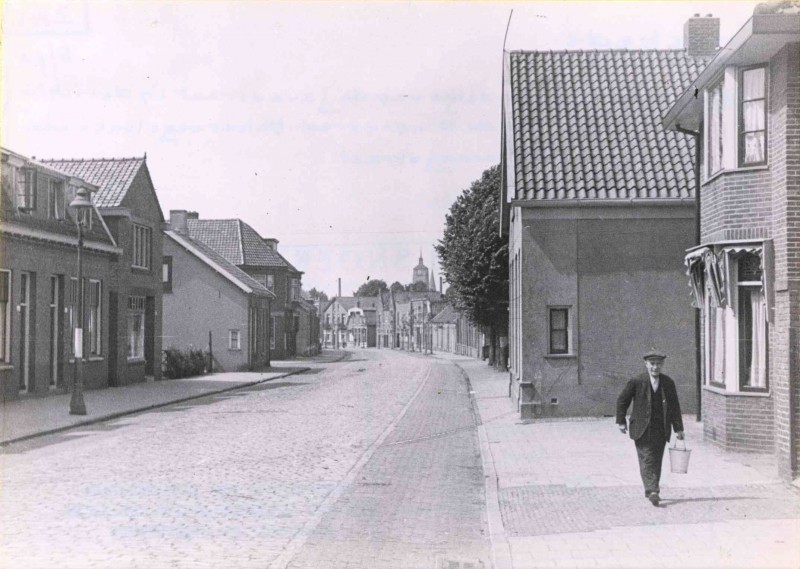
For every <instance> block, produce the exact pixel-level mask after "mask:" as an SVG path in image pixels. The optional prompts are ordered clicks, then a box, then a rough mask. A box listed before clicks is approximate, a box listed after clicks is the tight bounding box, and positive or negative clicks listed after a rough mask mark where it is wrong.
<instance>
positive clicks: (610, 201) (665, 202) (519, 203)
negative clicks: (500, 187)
mask: <svg viewBox="0 0 800 569" xmlns="http://www.w3.org/2000/svg"><path fill="white" fill-rule="evenodd" d="M632 205H648V206H650V205H654V206H661V207H664V206H673V207H674V206H687V205H695V200H694V199H693V198H573V199H549V200H548V199H544V200H536V199H531V200H512V201H511V206H512V207H528V208H549V207H630V206H632Z"/></svg>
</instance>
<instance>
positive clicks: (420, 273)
mask: <svg viewBox="0 0 800 569" xmlns="http://www.w3.org/2000/svg"><path fill="white" fill-rule="evenodd" d="M411 282H412V283H422V284H424V285H425V286H426V287H428V286H430V283H429V279H428V267H426V266H425V265H424V264H423V262H422V251H420V252H419V264H418V265H417V266H416V267H414V276H413V278H412V279H411Z"/></svg>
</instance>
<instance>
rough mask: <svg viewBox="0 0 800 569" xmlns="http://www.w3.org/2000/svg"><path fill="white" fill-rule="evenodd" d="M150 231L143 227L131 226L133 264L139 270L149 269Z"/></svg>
mask: <svg viewBox="0 0 800 569" xmlns="http://www.w3.org/2000/svg"><path fill="white" fill-rule="evenodd" d="M151 238H152V236H151V231H150V228H149V227H145V226H144V225H138V224H136V223H134V224H133V263H132V266H134V267H137V268H139V269H149V268H150V249H151Z"/></svg>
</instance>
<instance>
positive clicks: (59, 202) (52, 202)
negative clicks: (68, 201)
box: [47, 180, 64, 219]
mask: <svg viewBox="0 0 800 569" xmlns="http://www.w3.org/2000/svg"><path fill="white" fill-rule="evenodd" d="M47 210H48V215H49V217H50V219H64V184H63V183H62V182H59V181H58V180H50V185H49V187H48V191H47Z"/></svg>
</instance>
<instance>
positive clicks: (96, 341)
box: [86, 279, 103, 357]
mask: <svg viewBox="0 0 800 569" xmlns="http://www.w3.org/2000/svg"><path fill="white" fill-rule="evenodd" d="M88 284H89V295H88V298H87V302H86V308H87V316H88V319H87V323H86V324H87V337H88V339H89V356H90V357H99V356H101V355H102V354H103V341H102V338H103V283H102V281H101V280H99V279H89V282H88ZM95 287H96V288H97V294H96V295H95V294H94V292H95V290H94V289H95ZM95 300H96V302H97V304H93V302H95Z"/></svg>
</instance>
